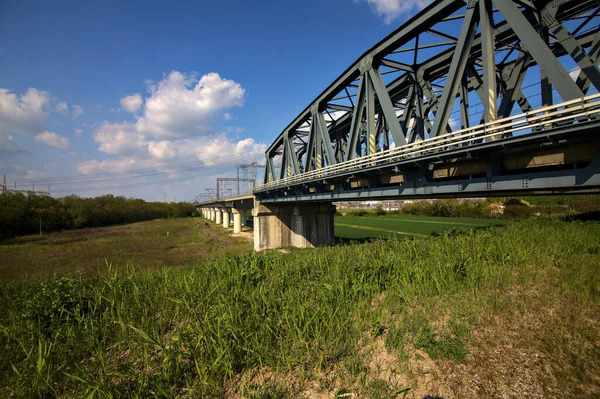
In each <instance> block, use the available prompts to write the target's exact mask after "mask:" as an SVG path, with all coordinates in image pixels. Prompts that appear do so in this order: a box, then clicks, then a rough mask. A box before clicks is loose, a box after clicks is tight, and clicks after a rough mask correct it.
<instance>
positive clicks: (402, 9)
mask: <svg viewBox="0 0 600 399" xmlns="http://www.w3.org/2000/svg"><path fill="white" fill-rule="evenodd" d="M357 1H361V0H355V2H357ZM362 1H366V2H367V3H369V5H371V7H372V8H373V11H374V12H375V13H376V14H377V15H378V16H380V17H382V18H383V20H384V21H385V23H386V24H389V23H391V22H392V21H393V20H394V19H396V18H398V17H399V16H401V15H403V14H408V13H410V12H412V11H419V10H421V9H423V8H425V7H426V6H427V5H429V4H430V3H431V2H432V0H362Z"/></svg>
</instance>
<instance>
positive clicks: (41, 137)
mask: <svg viewBox="0 0 600 399" xmlns="http://www.w3.org/2000/svg"><path fill="white" fill-rule="evenodd" d="M35 141H37V142H38V143H43V144H46V145H49V146H51V147H56V148H69V145H71V142H70V141H69V139H68V138H66V137H62V136H59V135H58V134H56V133H53V132H49V131H47V130H46V131H44V132H42V133H40V134H38V135H37V136H35Z"/></svg>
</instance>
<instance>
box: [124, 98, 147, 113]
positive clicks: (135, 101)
mask: <svg viewBox="0 0 600 399" xmlns="http://www.w3.org/2000/svg"><path fill="white" fill-rule="evenodd" d="M121 106H122V107H123V108H124V109H125V111H127V112H131V113H132V114H135V113H136V112H138V111H139V110H140V108H141V107H142V96H140V95H139V94H138V93H135V94H132V95H130V96H127V97H123V98H122V99H121Z"/></svg>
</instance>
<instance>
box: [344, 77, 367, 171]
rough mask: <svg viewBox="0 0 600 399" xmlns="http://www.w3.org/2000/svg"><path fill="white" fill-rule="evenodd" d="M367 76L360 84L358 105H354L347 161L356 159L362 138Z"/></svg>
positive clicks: (362, 78)
mask: <svg viewBox="0 0 600 399" xmlns="http://www.w3.org/2000/svg"><path fill="white" fill-rule="evenodd" d="M365 80H366V79H365V75H364V74H362V75H361V77H360V82H359V84H358V91H357V93H356V104H354V112H353V113H352V123H351V124H350V133H349V137H348V148H347V150H348V151H347V152H346V161H349V160H351V159H353V158H354V156H355V155H356V145H357V143H358V139H359V136H360V128H361V126H362V115H363V110H364V109H365V88H364V86H365Z"/></svg>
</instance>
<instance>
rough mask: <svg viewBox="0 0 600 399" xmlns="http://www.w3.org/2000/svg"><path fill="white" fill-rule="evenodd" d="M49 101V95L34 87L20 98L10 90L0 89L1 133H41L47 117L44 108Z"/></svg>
mask: <svg viewBox="0 0 600 399" xmlns="http://www.w3.org/2000/svg"><path fill="white" fill-rule="evenodd" d="M49 101H50V94H49V93H47V92H45V91H39V90H37V89H34V88H33V87H31V88H29V89H28V90H27V92H26V93H25V94H24V95H22V96H20V97H18V96H17V95H16V94H14V93H12V92H11V91H10V90H8V89H0V132H6V133H26V134H35V133H39V132H41V131H42V130H44V122H45V119H46V116H47V113H46V112H45V111H44V107H45V106H46V105H47V104H48V102H49Z"/></svg>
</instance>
